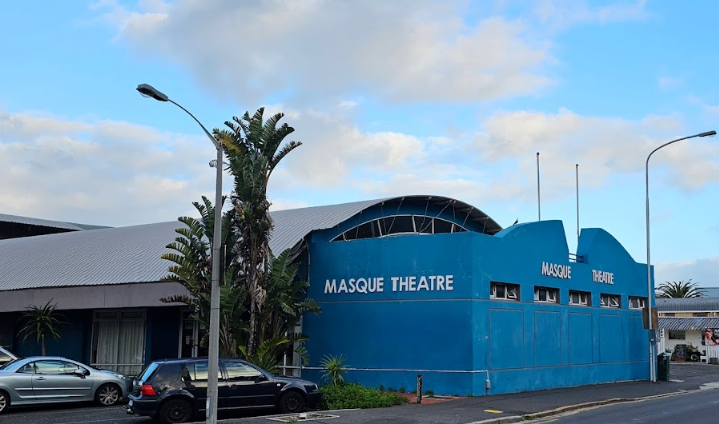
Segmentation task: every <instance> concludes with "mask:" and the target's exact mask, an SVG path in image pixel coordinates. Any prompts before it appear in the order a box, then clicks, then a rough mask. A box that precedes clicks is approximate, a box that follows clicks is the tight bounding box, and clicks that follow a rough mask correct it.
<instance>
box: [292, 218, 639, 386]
mask: <svg viewBox="0 0 719 424" xmlns="http://www.w3.org/2000/svg"><path fill="white" fill-rule="evenodd" d="M391 212H395V213H396V212H398V211H391ZM399 212H402V213H424V208H422V210H420V211H417V210H412V209H411V208H408V210H401V211H399ZM387 213H388V211H382V210H378V208H371V209H369V210H367V211H365V212H363V214H362V217H361V218H357V219H354V220H353V221H352V222H348V223H345V224H342V225H340V226H338V227H337V228H335V229H332V230H325V231H318V232H315V233H313V234H312V235H311V236H310V238H309V258H308V275H309V281H310V289H309V293H308V295H309V297H311V298H313V299H315V300H317V301H318V302H320V305H321V306H322V309H323V311H322V313H321V314H319V315H307V316H305V318H304V332H305V333H306V334H308V335H309V336H310V340H309V342H308V343H307V348H308V351H309V353H310V358H311V361H310V362H311V363H310V365H311V366H319V361H320V359H321V358H322V357H323V356H324V355H340V354H345V355H346V357H347V361H346V364H347V365H348V366H349V367H351V368H357V369H358V370H356V371H350V372H349V373H348V375H347V376H346V378H347V380H349V381H357V382H361V383H363V384H366V385H370V386H379V385H380V384H383V385H384V386H385V387H386V388H390V387H392V388H396V389H397V388H400V387H405V388H406V389H407V390H412V389H414V388H415V387H416V378H417V374H422V375H423V379H424V388H425V389H428V390H433V391H434V392H435V393H438V394H461V395H466V394H472V395H475V396H476V395H484V394H497V393H507V392H517V391H526V390H537V389H546V388H554V387H565V386H576V385H583V384H592V383H600V382H609V381H619V380H635V379H646V378H648V372H649V365H648V362H647V357H648V335H647V331H646V330H644V329H643V327H642V315H641V311H640V310H630V309H628V297H629V296H642V297H646V296H647V287H646V266H645V265H642V264H639V263H636V262H635V261H634V260H633V259H632V258H631V257H630V256H629V254H628V253H627V252H626V251H625V250H624V248H623V247H622V246H621V244H619V243H618V242H617V241H616V239H614V237H612V236H611V235H610V234H608V233H607V232H605V231H603V230H601V229H584V230H583V231H582V233H581V237H580V242H579V249H578V252H577V254H578V255H581V256H582V257H583V262H570V261H569V251H568V247H567V241H566V236H565V233H564V228H563V225H562V223H561V222H560V221H542V222H536V223H527V224H521V225H515V226H512V227H510V228H508V229H505V230H504V231H502V232H500V233H498V234H496V235H494V236H489V235H484V234H480V233H476V232H464V233H456V234H437V235H400V236H394V237H385V238H377V239H365V240H353V241H337V242H332V241H330V240H332V239H333V238H334V237H335V236H337V235H338V234H340V233H342V232H343V231H345V230H346V229H348V228H351V227H352V226H355V225H357V224H359V223H361V222H364V221H368V220H370V219H373V218H376V217H378V216H382V214H387ZM437 213H438V214H440V216H441V217H442V218H444V219H448V220H453V221H455V222H458V221H456V218H455V217H453V216H444V215H441V211H437ZM458 223H463V222H458ZM464 224H465V226H472V225H478V224H474V223H464ZM470 229H471V228H470ZM474 229H475V230H476V227H475V228H474ZM542 262H548V263H552V264H559V265H566V266H570V267H571V279H560V278H555V277H551V276H545V275H542V273H541V269H542ZM592 270H597V271H604V272H611V273H613V276H614V284H611V285H610V284H604V283H597V282H594V281H593V280H592ZM422 276H424V277H427V278H429V276H443V277H444V278H446V276H452V277H451V280H452V284H451V286H450V287H451V290H449V289H448V288H449V287H448V286H447V285H446V284H444V290H436V284H435V290H427V289H425V288H424V287H422V289H421V290H417V289H418V288H419V281H420V277H422ZM393 277H394V278H395V280H394V281H393ZM398 277H399V278H403V280H397V278H398ZM408 277H414V278H415V281H414V283H415V284H414V285H412V282H411V280H404V278H408ZM360 278H363V279H364V281H370V283H369V285H368V286H367V287H368V290H367V292H366V293H365V292H361V293H360V292H358V290H357V287H358V286H357V281H356V280H358V279H360ZM379 278H381V279H382V280H377V279H379ZM343 279H344V282H345V287H346V290H340V287H342V285H341V284H342V280H343ZM350 279H352V280H353V281H352V284H351V283H350ZM333 280H334V286H333V284H332V283H333ZM379 281H382V286H381V287H382V290H381V291H380V290H375V291H374V292H371V289H373V288H377V283H378V282H379ZM400 281H401V282H404V283H405V284H404V285H401V284H400ZM434 281H435V283H436V282H437V278H435V279H434ZM492 281H496V282H505V283H512V284H519V285H520V299H519V301H507V300H495V299H490V287H491V282H492ZM353 285H354V286H353ZM535 286H544V287H553V288H557V289H559V293H560V303H559V304H548V303H537V302H535V301H534V287H535ZM333 287H334V288H333ZM359 287H360V288H364V287H365V286H364V282H360V286H359ZM405 287H406V288H411V287H413V288H414V289H415V290H414V291H410V290H400V289H401V288H405ZM570 290H581V291H586V292H590V293H591V297H592V306H591V307H583V306H569V305H568V303H569V291H570ZM328 291H329V292H328ZM352 291H354V292H353V293H352ZM361 291H364V290H361ZM602 293H607V294H616V295H620V296H621V304H622V307H621V309H612V308H601V307H599V304H600V295H601V294H602ZM303 376H306V377H309V378H313V379H319V377H320V376H319V373H318V372H317V371H309V372H308V371H304V372H303ZM487 379H488V380H489V382H490V388H489V390H486V389H485V384H486V383H485V380H487Z"/></svg>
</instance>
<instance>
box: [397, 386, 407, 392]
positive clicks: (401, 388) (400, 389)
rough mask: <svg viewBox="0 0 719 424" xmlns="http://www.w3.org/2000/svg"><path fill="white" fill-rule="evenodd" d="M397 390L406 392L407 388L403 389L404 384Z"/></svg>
mask: <svg viewBox="0 0 719 424" xmlns="http://www.w3.org/2000/svg"><path fill="white" fill-rule="evenodd" d="M399 392H400V393H406V392H407V389H405V388H404V386H402V387H400V388H399Z"/></svg>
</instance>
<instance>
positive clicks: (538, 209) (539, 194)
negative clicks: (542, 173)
mask: <svg viewBox="0 0 719 424" xmlns="http://www.w3.org/2000/svg"><path fill="white" fill-rule="evenodd" d="M537 216H538V219H539V221H541V220H542V197H541V193H540V191H539V152H537Z"/></svg>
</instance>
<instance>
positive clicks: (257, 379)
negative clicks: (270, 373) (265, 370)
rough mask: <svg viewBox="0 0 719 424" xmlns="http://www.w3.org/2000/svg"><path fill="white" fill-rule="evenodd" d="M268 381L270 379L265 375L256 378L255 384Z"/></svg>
mask: <svg viewBox="0 0 719 424" xmlns="http://www.w3.org/2000/svg"><path fill="white" fill-rule="evenodd" d="M267 380H268V378H267V376H266V375H264V374H260V375H258V376H257V377H255V383H261V382H263V381H267Z"/></svg>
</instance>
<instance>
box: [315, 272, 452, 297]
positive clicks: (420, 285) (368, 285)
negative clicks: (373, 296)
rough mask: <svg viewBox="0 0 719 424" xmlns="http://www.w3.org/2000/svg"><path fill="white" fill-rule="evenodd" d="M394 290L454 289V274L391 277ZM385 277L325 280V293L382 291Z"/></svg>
mask: <svg viewBox="0 0 719 424" xmlns="http://www.w3.org/2000/svg"><path fill="white" fill-rule="evenodd" d="M389 280H390V281H391V282H392V291H393V292H421V291H454V275H426V276H425V275H420V276H415V275H410V276H406V277H390V278H389ZM382 292H384V277H367V278H349V279H345V278H341V279H336V278H332V279H329V278H328V279H327V280H325V294H344V293H349V294H353V293H360V294H368V293H382Z"/></svg>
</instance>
